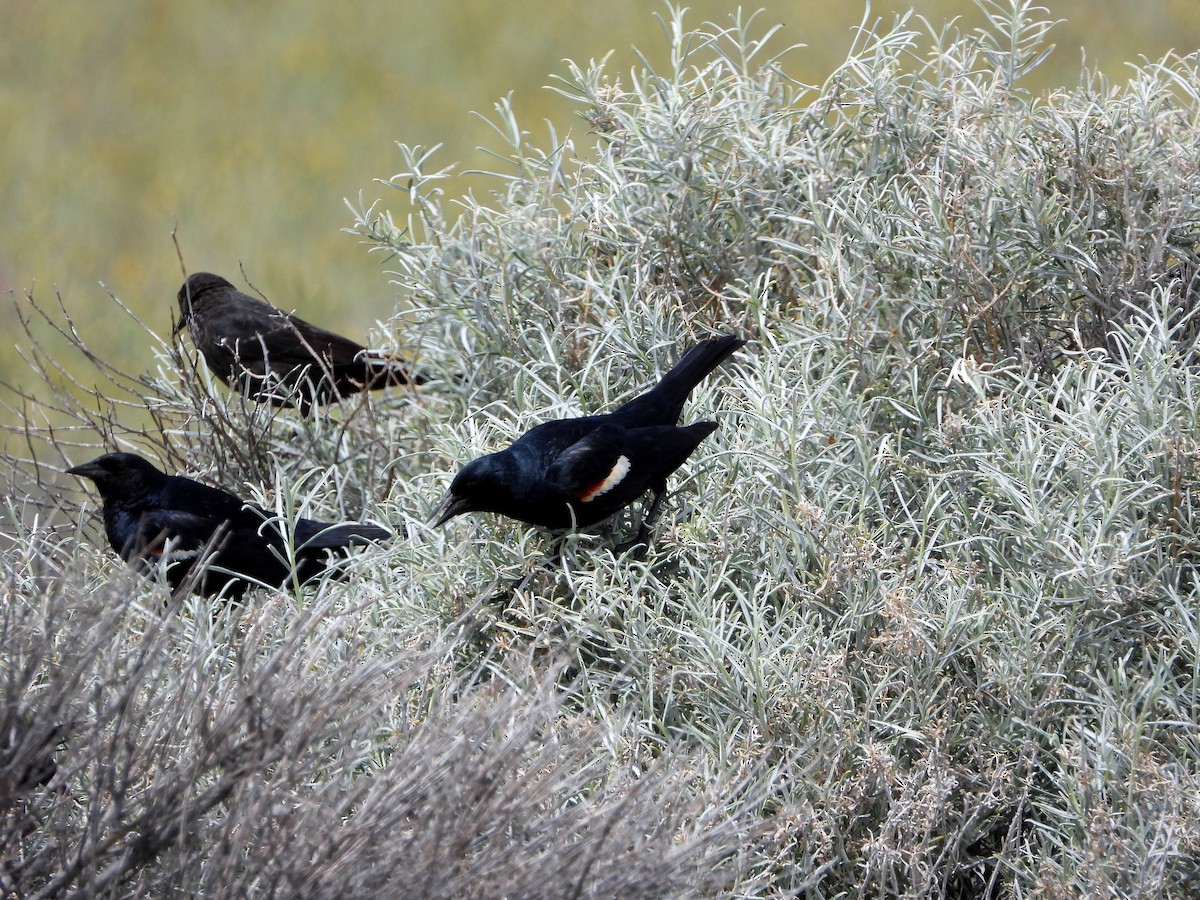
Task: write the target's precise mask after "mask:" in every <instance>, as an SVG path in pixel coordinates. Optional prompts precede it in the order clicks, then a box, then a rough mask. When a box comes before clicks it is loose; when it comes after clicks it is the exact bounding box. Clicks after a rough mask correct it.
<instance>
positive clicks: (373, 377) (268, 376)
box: [175, 272, 428, 410]
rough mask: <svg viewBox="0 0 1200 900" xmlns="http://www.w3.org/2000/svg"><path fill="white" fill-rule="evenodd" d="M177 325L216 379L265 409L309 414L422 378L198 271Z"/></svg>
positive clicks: (185, 291)
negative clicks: (314, 407) (335, 402)
mask: <svg viewBox="0 0 1200 900" xmlns="http://www.w3.org/2000/svg"><path fill="white" fill-rule="evenodd" d="M179 311H180V319H179V322H178V323H177V324H176V325H175V333H176V334H178V333H179V332H180V331H181V330H182V329H183V328H185V327H186V328H187V329H188V332H189V333H190V334H191V336H192V342H193V343H194V344H195V345H196V349H197V350H199V351H200V353H201V355H202V356H203V357H204V361H205V362H206V363H208V367H209V368H210V369H212V371H213V373H214V374H215V375H216V376H217V377H218V378H220V379H221V380H222V381H224V382H225V383H226V384H228V385H229V386H230V387H235V388H237V389H239V390H241V391H243V392H244V393H246V394H247V395H248V396H250V397H252V398H253V399H255V400H258V401H260V402H262V403H270V404H272V405H274V406H296V407H298V408H300V409H301V410H307V409H308V408H309V407H311V406H312V404H314V403H330V402H332V401H333V400H337V399H339V398H342V397H346V396H348V395H350V394H354V393H357V392H359V391H366V390H376V389H377V388H382V387H387V386H389V385H397V384H410V383H411V384H422V383H424V382H425V381H426V380H428V379H426V378H425V377H424V376H423V375H421V374H419V373H417V372H414V371H412V369H410V368H408V367H407V366H405V365H404V364H403V363H401V362H399V361H397V360H395V359H391V358H389V357H387V356H384V355H382V354H380V353H378V352H377V351H373V350H368V349H367V348H366V347H364V346H363V345H362V344H359V343H356V342H355V341H352V340H350V339H349V338H346V337H342V336H341V335H340V334H334V333H333V332H332V331H326V330H325V329H324V328H318V327H317V326H316V325H312V324H310V323H308V322H305V321H304V320H303V319H301V318H300V317H298V316H294V315H292V314H291V313H289V312H284V311H283V310H281V309H276V308H275V307H274V306H271V305H270V304H269V303H264V302H263V301H261V300H256V299H255V298H254V297H251V296H249V295H247V294H243V293H242V292H241V291H239V290H238V289H237V288H235V287H234V286H233V285H232V284H230V283H229V282H228V281H226V280H225V279H224V278H222V277H221V276H220V275H211V274H209V273H208V272H197V273H195V274H194V275H190V276H188V279H187V281H185V282H184V283H183V287H181V288H180V289H179Z"/></svg>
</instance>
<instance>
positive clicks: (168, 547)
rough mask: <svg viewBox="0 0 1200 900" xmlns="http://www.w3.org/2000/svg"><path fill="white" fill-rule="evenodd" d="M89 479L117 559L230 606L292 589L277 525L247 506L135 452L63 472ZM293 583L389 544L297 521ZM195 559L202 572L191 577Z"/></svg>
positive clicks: (365, 531)
mask: <svg viewBox="0 0 1200 900" xmlns="http://www.w3.org/2000/svg"><path fill="white" fill-rule="evenodd" d="M67 473H68V474H70V475H78V476H80V477H82V478H90V479H91V480H92V481H94V482H95V483H96V487H97V488H98V489H99V490H100V498H101V499H102V500H103V501H104V532H105V534H107V535H108V542H109V544H111V545H112V548H113V549H114V550H115V551H117V553H118V554H120V556H121V558H122V559H124V560H125V561H126V562H128V563H129V564H130V565H131V566H133V567H134V568H135V569H138V570H140V571H143V572H146V573H147V574H149V573H152V572H153V570H154V569H155V567H156V566H157V565H159V564H160V563H163V562H165V563H166V566H167V580H168V581H169V582H170V584H171V587H172V588H174V589H176V590H177V589H178V588H179V586H180V585H181V584H184V583H188V584H191V582H190V581H189V579H190V578H193V577H194V578H195V583H194V586H193V587H192V589H193V590H195V591H196V592H197V593H200V594H203V595H204V596H206V597H208V596H211V595H213V594H216V593H220V592H221V591H225V592H226V595H227V596H229V597H233V598H235V599H237V598H240V597H241V595H242V594H243V593H244V592H245V590H246V588H248V587H252V586H254V585H255V584H260V583H261V584H266V585H270V586H273V587H285V586H288V585H290V584H291V583H292V578H293V569H292V566H291V564H290V563H289V562H288V555H287V550H288V543H287V539H286V537H285V536H284V534H283V533H282V532H281V530H280V528H281V525H280V523H279V522H278V521H270V516H269V515H268V514H267V513H266V512H265V511H264V510H263V509H261V508H260V507H258V506H255V505H254V504H252V503H243V502H242V501H241V500H239V499H238V498H237V497H235V496H234V495H233V494H230V493H228V492H226V491H223V490H220V489H219V488H214V487H209V486H208V485H206V484H201V483H200V482H198V481H192V480H191V479H190V478H182V477H179V476H176V475H165V474H163V473H162V472H160V471H159V470H158V469H156V468H155V467H154V466H153V465H152V464H151V463H150V462H149V461H148V460H145V459H143V458H142V457H140V456H138V455H137V454H136V453H108V454H105V455H104V456H101V457H98V458H96V459H93V460H92V461H91V462H87V463H84V464H83V465H80V466H75V467H73V468H70V469H67ZM294 529H295V532H294V541H295V560H296V568H295V576H296V578H297V579H298V580H299V581H300V582H305V581H308V580H309V579H311V578H315V577H317V576H318V575H320V574H321V573H322V572H324V571H325V568H326V566H327V565H329V563H330V562H331V561H332V558H333V557H337V556H345V555H346V552H347V550H348V548H349V547H351V546H354V545H359V544H367V543H370V542H372V541H382V540H386V539H388V538H390V537H391V536H392V535H391V533H390V532H389V531H387V530H386V529H383V528H379V527H377V526H375V525H359V524H356V523H347V524H342V525H336V524H333V523H331V522H318V521H315V520H313V519H297V520H296V522H295V526H294ZM197 560H200V561H201V562H202V563H204V564H206V565H207V566H208V568H207V569H204V570H203V571H200V572H195V573H193V572H192V567H193V564H194V563H195V562H196V561H197Z"/></svg>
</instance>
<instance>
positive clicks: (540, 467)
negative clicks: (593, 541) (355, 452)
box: [434, 336, 746, 544]
mask: <svg viewBox="0 0 1200 900" xmlns="http://www.w3.org/2000/svg"><path fill="white" fill-rule="evenodd" d="M745 343H746V342H745V341H744V340H742V339H741V338H736V337H729V336H726V337H718V338H711V339H709V340H706V341H701V342H700V343H699V344H697V345H696V346H694V347H692V348H691V349H690V350H689V351H688V352H687V353H685V354H684V355H683V358H682V359H681V360H680V361H679V362H678V363H676V364H675V367H674V368H673V369H671V371H670V372H668V373H667V374H666V375H664V376H663V378H662V381H660V382H659V383H658V384H657V385H656V386H655V387H654V388H652V389H651V390H649V391H647V392H646V393H644V394H642V395H641V396H639V397H635V398H634V399H632V400H630V401H629V402H628V403H626V404H624V405H623V406H621V407H619V408H617V409H616V410H614V411H613V412H611V413H608V414H607V415H599V416H585V417H583V418H579V419H561V420H558V421H554V422H546V423H544V424H542V425H539V426H537V427H536V428H534V429H532V430H531V431H529V432H527V433H525V434H524V435H522V436H521V437H520V438H519V439H518V440H517V441H515V442H514V443H513V444H512V445H511V446H510V447H508V448H507V449H505V450H501V451H500V452H499V453H492V454H489V455H488V456H483V457H480V458H479V459H476V460H474V461H473V462H471V463H469V464H468V465H467V466H466V467H465V468H464V469H463V470H462V471H461V472H459V473H458V475H457V476H456V477H455V478H454V481H453V482H451V484H450V491H449V493H447V494H446V496H445V497H444V498H443V499H442V501H441V503H439V504H438V507H437V509H436V510H435V511H434V524H435V525H441V524H442V523H443V522H445V521H446V520H448V519H451V518H453V517H454V516H457V515H461V514H462V513H466V512H495V513H501V514H502V515H506V516H511V517H512V518H514V519H520V520H521V521H522V522H526V523H528V524H530V525H540V526H541V527H543V528H549V529H562V528H570V527H572V526H574V527H578V528H583V527H586V526H588V525H592V524H595V523H596V522H601V521H603V520H605V519H607V518H609V517H610V516H612V515H614V514H615V513H617V512H618V511H620V510H621V509H623V508H624V507H626V506H628V505H629V504H630V503H632V502H633V501H634V500H636V499H637V498H638V497H640V496H642V494H644V493H645V492H646V491H653V492H654V499H653V501H652V502H651V504H650V508H649V510H648V511H647V512H646V515H645V516H644V517H643V522H642V526H641V528H640V530H639V532H638V536H637V538H636V539H635V540H634V541H633V542H632V543H634V544H636V543H645V541H646V537H647V535H648V533H649V531H648V530H649V528H650V527H651V526H652V525H653V524H654V521H655V519H656V518H657V516H658V511H659V505H660V504H661V503H662V498H663V493H664V492H665V491H666V489H667V476H668V475H670V474H671V473H672V472H674V471H675V470H676V469H678V468H679V467H680V466H681V465H683V461H684V460H685V459H687V458H688V456H690V455H691V454H692V451H694V450H695V449H696V447H697V446H699V444H700V442H701V441H702V440H704V438H706V437H707V436H708V435H709V434H711V433H712V432H713V431H714V430H715V429H716V427H717V423H716V422H697V423H695V424H694V425H687V426H683V427H680V426H679V425H678V424H677V423H678V421H679V417H680V415H681V414H682V412H683V404H684V401H686V400H687V397H688V394H690V393H691V391H692V388H694V387H695V386H696V385H697V384H699V383H700V380H701V379H703V378H704V377H705V376H706V375H708V373H709V372H711V371H712V370H713V369H715V368H716V367H717V366H718V365H720V364H721V363H722V362H723V361H724V360H725V359H726V357H728V356H729V355H730V354H731V353H733V352H734V351H735V350H737V349H738V348H739V347H741V346H742V345H743V344H745Z"/></svg>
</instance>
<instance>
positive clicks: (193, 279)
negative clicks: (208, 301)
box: [175, 272, 236, 333]
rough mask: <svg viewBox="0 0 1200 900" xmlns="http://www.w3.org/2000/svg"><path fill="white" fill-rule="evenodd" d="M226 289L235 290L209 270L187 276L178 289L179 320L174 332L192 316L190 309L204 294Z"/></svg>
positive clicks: (199, 301)
mask: <svg viewBox="0 0 1200 900" xmlns="http://www.w3.org/2000/svg"><path fill="white" fill-rule="evenodd" d="M226 290H230V291H232V290H236V288H234V286H233V285H232V284H230V283H229V282H228V281H226V280H225V279H224V278H222V277H221V276H220V275H213V274H212V273H211V272H194V273H192V274H191V275H189V276H188V279H187V281H185V282H184V283H183V287H181V288H180V289H179V322H178V323H177V324H176V326H175V332H176V333H178V332H179V331H180V330H181V329H183V328H184V327H185V326H186V325H187V323H188V322H189V321H190V320H191V318H192V310H193V309H195V307H196V306H197V305H198V304H203V298H204V295H205V294H207V293H209V292H210V291H211V292H219V293H223V292H224V291H226Z"/></svg>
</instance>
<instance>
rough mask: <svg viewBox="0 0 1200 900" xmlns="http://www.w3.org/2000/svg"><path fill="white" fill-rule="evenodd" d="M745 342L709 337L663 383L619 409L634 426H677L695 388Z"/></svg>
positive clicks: (687, 354) (684, 358) (688, 354)
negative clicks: (685, 404)
mask: <svg viewBox="0 0 1200 900" xmlns="http://www.w3.org/2000/svg"><path fill="white" fill-rule="evenodd" d="M745 343H746V342H745V341H744V340H743V339H742V338H739V337H734V336H733V335H724V336H722V337H716V338H709V339H708V340H706V341H701V342H700V343H698V344H696V345H695V346H694V347H692V348H691V349H690V350H688V352H687V353H685V354H683V358H682V359H680V360H679V362H677V363H675V365H674V366H673V367H672V368H671V371H669V372H668V373H667V374H666V375H664V376H663V377H662V380H661V381H660V382H659V383H658V384H657V385H655V386H654V388H653V389H652V390H649V391H647V392H646V393H644V394H642V395H641V396H640V397H634V398H633V399H632V400H630V401H629V402H628V403H626V404H625V405H624V406H622V407H620V408H619V409H617V410H616V411H615V413H614V415H618V416H620V417H621V418H622V419H623V420H625V422H626V424H627V425H629V426H632V427H638V426H649V425H674V424H675V423H676V422H678V421H679V416H680V414H681V413H682V412H683V404H684V403H685V402H686V401H687V398H688V394H690V393H691V392H692V389H693V388H694V387H695V386H696V385H698V384H699V383H700V382H701V381H703V380H704V379H705V377H707V376H708V374H709V373H710V372H711V371H712V370H713V369H715V368H716V367H717V366H719V365H720V364H721V363H723V362H724V361H725V360H726V359H728V358H729V356H730V355H731V354H732V353H733V352H734V351H736V350H737V349H738V348H739V347H741V346H742V345H743V344H745Z"/></svg>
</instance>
